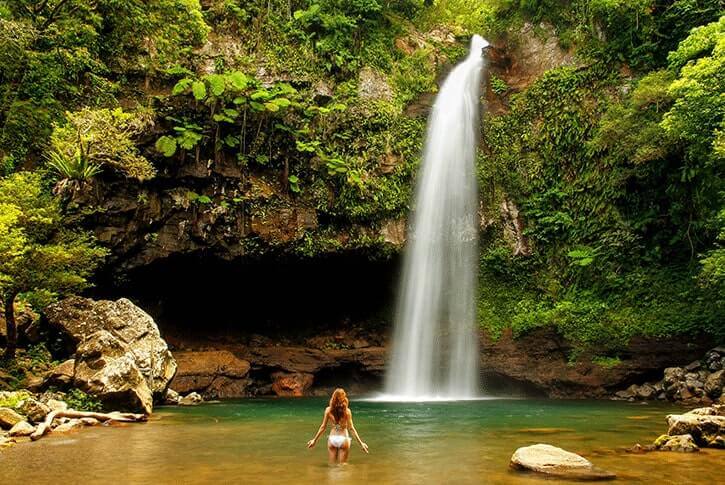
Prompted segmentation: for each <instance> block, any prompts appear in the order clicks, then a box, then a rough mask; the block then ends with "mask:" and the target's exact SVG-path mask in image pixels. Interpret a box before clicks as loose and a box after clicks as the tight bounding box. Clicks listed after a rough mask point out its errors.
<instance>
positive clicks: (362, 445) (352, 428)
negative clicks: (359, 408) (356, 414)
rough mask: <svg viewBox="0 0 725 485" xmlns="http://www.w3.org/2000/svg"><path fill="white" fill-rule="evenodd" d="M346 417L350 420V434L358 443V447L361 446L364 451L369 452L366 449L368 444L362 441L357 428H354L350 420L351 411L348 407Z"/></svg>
mask: <svg viewBox="0 0 725 485" xmlns="http://www.w3.org/2000/svg"><path fill="white" fill-rule="evenodd" d="M347 419H348V421H349V422H350V430H351V431H352V435H353V436H354V437H355V439H356V440H357V442H358V443H360V448H362V449H363V451H364V452H365V453H370V452H369V451H368V445H366V444H365V443H363V440H361V439H360V435H359V434H357V430H356V429H355V424H354V423H353V422H352V411H351V410H350V409H348V410H347Z"/></svg>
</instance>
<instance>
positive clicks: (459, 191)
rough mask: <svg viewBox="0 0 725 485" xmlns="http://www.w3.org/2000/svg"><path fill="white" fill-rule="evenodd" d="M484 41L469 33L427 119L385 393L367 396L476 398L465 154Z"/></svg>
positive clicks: (474, 126) (473, 222)
mask: <svg viewBox="0 0 725 485" xmlns="http://www.w3.org/2000/svg"><path fill="white" fill-rule="evenodd" d="M486 47H488V42H487V41H486V40H484V39H483V38H481V37H480V36H477V35H476V36H474V37H473V38H472V39H471V47H470V52H469V54H468V57H467V58H466V59H465V60H464V61H463V62H461V63H460V64H458V65H457V66H456V67H455V68H454V69H453V70H452V71H451V73H450V74H449V75H448V77H447V79H446V80H445V82H444V83H443V86H442V87H441V90H440V92H439V94H438V96H437V97H436V101H435V104H434V105H433V109H432V111H431V114H430V117H429V119H428V131H427V135H426V142H425V150H424V153H423V163H422V166H421V172H420V174H419V178H418V181H417V188H416V198H415V206H414V213H413V224H412V226H411V229H410V232H409V235H408V242H407V246H406V252H405V256H404V267H403V279H402V284H401V288H400V294H399V300H398V308H397V314H396V321H395V331H394V334H393V342H392V344H393V345H392V356H391V362H390V366H389V368H388V371H387V374H386V381H385V392H384V394H383V395H382V396H379V397H378V398H377V399H381V400H395V401H429V400H431V401H433V400H462V399H476V398H480V396H479V370H478V335H477V332H476V313H475V311H476V307H475V288H476V268H477V264H476V262H477V251H478V223H477V207H478V204H477V189H476V172H475V157H476V145H477V131H478V126H479V110H480V100H479V97H480V85H481V76H482V75H483V70H484V67H485V60H484V57H483V50H484V49H485V48H486Z"/></svg>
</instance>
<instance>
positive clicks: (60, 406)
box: [45, 399, 68, 411]
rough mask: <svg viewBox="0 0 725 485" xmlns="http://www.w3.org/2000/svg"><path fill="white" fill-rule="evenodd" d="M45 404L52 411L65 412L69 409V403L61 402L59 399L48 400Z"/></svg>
mask: <svg viewBox="0 0 725 485" xmlns="http://www.w3.org/2000/svg"><path fill="white" fill-rule="evenodd" d="M45 404H46V406H48V407H49V408H50V410H51V411H65V410H66V409H68V403H66V402H65V401H60V400H58V399H48V401H47V402H46V403H45Z"/></svg>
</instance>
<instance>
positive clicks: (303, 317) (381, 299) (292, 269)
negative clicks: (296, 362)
mask: <svg viewBox="0 0 725 485" xmlns="http://www.w3.org/2000/svg"><path fill="white" fill-rule="evenodd" d="M398 266H399V264H398V260H397V258H392V259H389V260H370V259H369V258H367V257H366V256H365V255H364V254H357V253H344V254H335V255H327V256H324V257H319V258H309V259H291V258H274V257H267V258H259V259H254V260H235V261H225V260H223V259H220V258H218V257H215V256H211V255H206V254H203V253H194V254H188V255H177V256H173V257H169V258H166V259H164V260H160V261H157V262H154V263H152V264H150V265H148V266H145V267H142V268H138V269H135V270H133V271H130V272H129V273H128V274H127V275H126V277H125V278H124V279H123V281H122V282H120V283H119V282H116V283H114V284H102V285H99V287H98V289H97V290H96V292H95V296H98V297H104V298H120V297H126V298H129V299H130V300H132V301H134V302H135V303H137V304H138V305H139V306H140V307H141V308H143V309H144V310H145V311H147V312H148V313H149V314H150V315H151V316H152V317H154V319H155V320H156V322H157V323H158V325H159V327H160V329H161V331H162V333H164V334H165V335H169V336H170V337H172V340H173V337H177V338H179V339H181V340H185V339H189V340H219V339H225V338H233V339H235V341H236V342H240V341H239V339H240V338H244V337H250V336H252V335H260V336H263V337H268V338H271V339H274V340H275V341H278V342H279V341H282V342H284V341H285V340H290V339H291V340H295V339H303V338H307V337H312V336H315V334H317V333H319V332H335V331H338V330H340V329H346V328H353V327H357V328H360V327H362V328H365V329H367V330H368V331H371V332H377V331H380V330H383V329H387V328H388V327H389V325H390V323H391V320H392V314H393V306H394V296H395V292H396V286H397V282H398Z"/></svg>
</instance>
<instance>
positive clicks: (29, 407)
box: [17, 398, 50, 423]
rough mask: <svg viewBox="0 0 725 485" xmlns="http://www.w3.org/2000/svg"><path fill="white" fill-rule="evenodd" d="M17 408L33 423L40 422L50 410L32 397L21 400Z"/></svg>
mask: <svg viewBox="0 0 725 485" xmlns="http://www.w3.org/2000/svg"><path fill="white" fill-rule="evenodd" d="M17 409H18V411H20V412H21V413H23V414H24V415H26V416H27V417H28V419H29V420H30V421H32V422H33V423H40V422H41V421H43V420H44V419H45V416H46V415H47V414H48V413H49V412H50V407H48V406H47V405H45V404H43V403H42V402H40V401H38V400H36V399H33V398H28V399H25V400H23V401H22V402H21V403H20V404H19V405H18V407H17Z"/></svg>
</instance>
